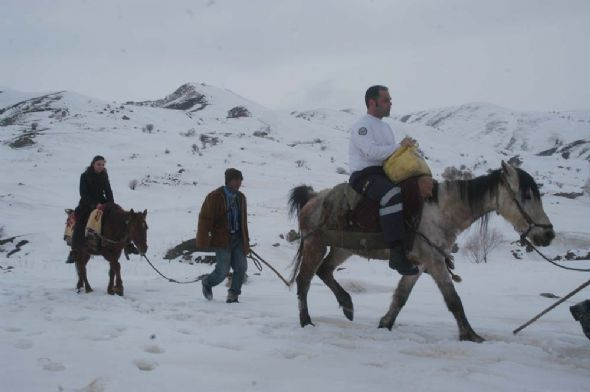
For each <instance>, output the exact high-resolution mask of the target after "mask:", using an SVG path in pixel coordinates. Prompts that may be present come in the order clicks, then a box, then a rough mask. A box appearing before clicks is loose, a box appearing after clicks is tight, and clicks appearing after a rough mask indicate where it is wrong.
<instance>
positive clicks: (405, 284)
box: [379, 268, 423, 331]
mask: <svg viewBox="0 0 590 392" xmlns="http://www.w3.org/2000/svg"><path fill="white" fill-rule="evenodd" d="M422 271H423V269H422V268H420V272H419V273H418V274H417V275H404V276H402V278H401V279H400V281H399V283H398V284H397V287H396V289H395V292H394V293H393V298H392V299H391V304H390V305H389V310H388V311H387V313H385V315H384V316H383V317H381V320H380V321H379V328H387V329H389V330H390V331H391V328H392V327H393V324H394V323H395V319H396V318H397V315H398V314H399V312H400V311H401V310H402V308H403V307H404V305H405V304H406V301H407V300H408V297H409V296H410V293H411V292H412V289H413V288H414V285H415V284H416V282H417V281H418V278H420V275H422Z"/></svg>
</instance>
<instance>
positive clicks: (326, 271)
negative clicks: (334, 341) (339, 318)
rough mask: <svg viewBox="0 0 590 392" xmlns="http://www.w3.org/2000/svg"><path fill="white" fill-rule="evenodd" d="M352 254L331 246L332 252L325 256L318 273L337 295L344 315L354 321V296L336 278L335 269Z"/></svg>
mask: <svg viewBox="0 0 590 392" xmlns="http://www.w3.org/2000/svg"><path fill="white" fill-rule="evenodd" d="M350 255H351V253H350V252H349V251H347V250H345V249H342V248H331V249H330V253H328V256H326V257H325V258H324V261H322V263H321V265H320V267H319V268H318V271H317V273H316V274H317V275H318V276H319V277H320V279H321V280H322V281H323V282H324V283H325V284H326V286H328V287H329V288H330V289H331V290H332V292H333V293H334V295H335V296H336V300H337V301H338V304H339V305H340V307H341V308H342V311H343V312H344V316H346V318H347V319H349V320H350V321H352V319H353V316H354V307H353V305H352V298H350V294H348V293H347V292H346V290H344V289H343V288H342V286H340V284H339V283H338V282H337V281H336V279H334V270H335V269H336V267H338V266H339V265H340V264H342V263H344V262H345V261H346V259H348V258H349V257H350Z"/></svg>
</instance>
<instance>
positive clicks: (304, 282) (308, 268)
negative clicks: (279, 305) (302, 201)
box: [296, 236, 326, 327]
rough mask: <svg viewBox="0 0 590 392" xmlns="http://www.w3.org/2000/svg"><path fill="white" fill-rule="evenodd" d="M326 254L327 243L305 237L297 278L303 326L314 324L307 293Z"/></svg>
mask: <svg viewBox="0 0 590 392" xmlns="http://www.w3.org/2000/svg"><path fill="white" fill-rule="evenodd" d="M324 254H326V245H324V244H323V243H322V242H321V241H319V239H318V238H316V237H311V236H310V237H309V238H306V239H305V243H304V245H303V253H302V259H301V266H300V267H299V273H298V274H297V278H296V282H297V298H298V300H299V322H300V323H301V326H302V327H305V326H306V325H313V323H312V322H311V317H310V316H309V310H308V309H307V293H308V292H309V286H310V283H311V279H312V278H313V275H314V274H315V273H316V271H317V269H318V267H319V266H320V264H321V263H322V260H323V257H324Z"/></svg>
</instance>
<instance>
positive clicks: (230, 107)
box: [0, 83, 590, 391]
mask: <svg viewBox="0 0 590 392" xmlns="http://www.w3.org/2000/svg"><path fill="white" fill-rule="evenodd" d="M0 91H2V92H1V93H0V227H1V228H2V231H1V232H0V238H7V237H11V236H17V235H21V237H18V238H16V239H15V240H14V241H13V242H9V243H6V244H4V245H2V247H1V250H2V252H1V253H0V267H1V270H0V276H1V278H2V288H1V289H0V294H2V295H1V296H0V314H1V317H0V350H1V351H2V353H3V355H2V359H1V360H0V389H1V390H2V391H4V390H6V391H11V390H15V391H17V390H18V391H21V390H27V391H37V390H39V391H41V390H48V389H49V390H68V391H74V390H84V391H119V390H135V389H143V390H146V391H151V390H154V391H155V390H162V389H164V388H166V389H177V390H193V389H195V388H197V389H200V390H214V389H215V390H229V389H230V388H232V389H234V388H239V389H242V390H258V391H270V390H277V389H280V390H286V391H290V390H293V391H295V390H297V391H299V390H301V389H302V388H307V389H311V390H316V389H322V390H327V391H331V390H361V389H362V390H365V389H371V390H385V389H390V388H391V386H392V385H395V386H396V387H397V388H398V389H403V390H434V389H436V390H451V389H452V390H455V391H462V390H473V388H475V387H476V388H477V389H479V390H482V391H494V390H509V389H521V390H535V391H551V390H557V389H563V390H583V389H584V388H585V387H586V386H587V385H588V381H589V380H590V376H588V374H590V373H589V372H588V370H590V367H589V366H588V363H590V350H588V347H589V346H588V341H587V340H586V339H585V338H584V336H583V335H582V332H581V330H580V328H579V325H577V324H576V323H574V321H573V320H572V319H571V316H570V315H569V314H568V311H567V306H565V305H563V306H562V307H560V308H558V309H557V310H555V311H554V312H552V313H550V314H549V315H547V316H545V318H543V319H542V320H541V321H539V322H538V324H536V325H535V326H534V327H530V329H528V330H526V331H527V332H523V333H522V334H521V335H517V336H512V334H511V332H510V331H511V330H512V329H514V328H515V327H516V326H518V325H519V324H520V323H521V322H523V321H526V319H528V318H529V317H530V316H532V315H534V313H536V312H537V311H539V310H541V309H542V308H543V307H545V306H548V305H549V304H550V302H548V301H549V300H547V299H546V298H544V297H541V296H539V295H538V294H539V293H540V292H554V293H556V294H558V295H563V294H565V293H567V292H568V291H570V290H571V289H573V288H574V287H575V286H577V285H578V284H579V283H580V281H581V280H582V279H583V276H581V275H580V274H576V273H572V272H567V271H562V270H557V269H555V268H554V267H552V266H550V265H549V264H547V263H543V262H542V261H541V259H540V258H539V257H538V256H536V255H534V254H532V253H522V259H520V260H515V259H514V258H513V257H512V254H511V251H514V250H515V249H516V248H517V246H516V245H515V244H511V241H513V240H515V239H516V238H517V235H516V234H515V233H514V232H513V230H512V228H511V227H509V225H508V224H506V223H505V222H503V221H501V220H500V219H493V220H492V222H491V227H492V228H496V229H498V230H500V231H501V232H502V233H503V235H504V241H503V243H502V245H501V246H500V247H499V248H498V250H497V251H495V253H494V254H493V255H491V257H490V263H488V264H486V265H479V264H473V263H471V262H470V261H469V259H468V258H467V256H466V255H465V254H463V253H458V254H457V256H456V257H457V272H458V273H460V274H461V275H462V276H463V279H464V282H463V283H461V284H459V285H457V290H458V291H459V293H460V295H462V298H463V302H464V304H465V308H466V312H467V315H468V317H469V318H470V320H471V322H472V324H473V326H474V328H475V329H476V331H477V332H479V333H480V334H481V335H483V336H484V337H485V338H487V339H488V342H486V343H483V344H481V345H475V344H469V343H461V342H458V341H457V337H456V326H455V322H454V320H453V319H452V316H451V315H450V314H449V313H448V312H447V311H446V308H445V305H444V303H443V302H442V299H441V296H440V294H439V293H438V290H437V288H436V287H435V285H434V284H433V283H432V282H431V281H430V280H429V278H428V277H424V278H422V279H421V280H420V281H419V283H418V285H417V287H416V289H415V290H414V293H413V295H412V297H411V298H410V301H409V303H408V305H407V309H404V311H402V313H401V315H400V318H399V321H398V323H399V324H398V325H397V327H396V328H394V330H393V331H392V332H389V331H383V330H378V329H376V325H377V320H378V319H379V317H380V316H381V315H382V313H384V312H385V310H386V307H387V305H388V302H389V299H390V295H391V291H392V289H393V287H394V285H395V284H396V282H397V279H398V276H397V275H396V274H395V273H394V272H393V271H391V270H389V269H388V268H387V266H386V264H385V263H380V262H370V263H367V262H366V261H364V260H362V261H361V259H359V258H353V259H351V261H349V262H347V263H346V264H345V267H346V268H345V269H343V270H341V271H338V272H337V275H336V278H337V279H339V280H340V281H341V282H342V284H343V286H344V287H345V288H346V289H347V290H350V291H351V294H352V295H353V300H354V301H355V303H356V307H355V311H356V314H355V321H354V322H352V323H351V322H349V321H347V320H345V319H344V317H343V316H342V314H341V311H340V310H339V309H338V308H337V305H336V302H335V301H334V299H333V296H332V294H331V292H330V291H329V289H328V288H327V287H325V286H324V285H323V283H321V282H320V281H319V280H317V279H316V280H314V281H313V284H312V289H311V292H310V299H309V301H310V310H311V313H312V317H314V320H315V321H316V322H317V327H315V328H306V329H303V330H302V329H301V328H300V327H299V325H298V320H297V302H296V294H295V292H294V291H293V290H288V289H286V288H285V287H284V286H281V284H282V283H281V282H280V281H279V280H277V279H276V277H275V276H274V275H273V274H272V272H270V271H269V270H267V269H265V270H263V271H262V272H261V273H260V274H259V275H257V274H256V273H257V271H256V270H255V269H254V267H253V265H251V266H250V271H249V274H250V279H249V283H248V284H247V286H245V288H244V293H243V295H242V297H241V298H240V299H241V301H242V303H240V304H238V305H237V306H231V307H230V306H229V305H226V304H225V303H223V298H224V288H223V287H221V286H219V287H216V288H215V289H214V295H215V298H214V301H213V302H212V303H209V302H206V301H205V300H204V299H203V298H202V296H201V293H200V286H199V285H172V284H170V283H168V282H167V281H165V280H163V279H161V278H160V277H158V276H156V275H155V274H154V273H153V271H152V270H151V269H149V266H147V264H145V262H143V261H140V260H139V259H134V260H132V261H130V262H126V261H124V262H123V279H124V281H125V289H126V291H125V297H124V298H119V297H110V296H107V295H106V293H105V292H104V290H103V287H106V283H107V264H106V262H104V261H103V260H102V259H99V258H94V259H93V260H92V261H91V262H90V263H89V278H90V281H91V284H92V285H93V286H94V288H95V292H94V293H92V294H88V295H86V294H80V295H78V294H75V292H74V290H73V287H74V285H75V282H76V278H75V271H74V269H73V267H72V266H71V265H67V264H65V263H64V260H65V257H66V255H67V248H66V246H65V243H63V242H62V241H61V237H62V233H63V224H64V221H65V215H64V212H63V210H64V208H67V207H73V206H75V205H76V203H77V201H78V194H77V189H78V180H79V175H80V173H81V172H82V171H83V170H84V168H85V167H86V166H87V165H88V164H89V163H90V160H91V159H92V157H93V156H94V155H96V154H101V155H104V156H105V157H106V159H107V168H108V170H109V176H110V179H111V183H112V185H113V190H114V195H115V200H116V201H117V202H118V203H119V204H121V205H122V206H123V207H125V208H135V209H140V210H143V209H144V208H147V209H148V216H147V219H148V222H149V226H150V230H149V233H148V236H149V239H148V242H149V246H150V249H149V255H148V256H149V257H150V259H151V260H152V262H154V263H155V264H156V265H157V267H158V268H160V269H161V270H162V271H163V272H164V273H166V274H167V275H170V276H172V277H174V278H177V279H179V280H182V279H184V278H186V279H189V278H194V277H196V276H198V275H200V274H202V273H205V272H208V271H209V270H210V269H211V267H210V266H208V265H201V264H197V265H191V264H187V263H178V262H177V261H173V262H168V261H164V260H163V259H162V257H163V255H164V254H165V252H166V250H167V249H168V248H170V247H171V246H173V245H176V244H177V243H179V242H180V241H182V240H185V239H187V238H190V237H192V236H194V232H195V229H196V219H197V214H198V211H199V208H200V205H201V203H202V201H203V199H204V197H205V195H206V194H207V193H208V192H209V191H210V190H212V189H213V188H215V187H217V186H219V185H221V184H222V182H223V172H224V171H225V169H226V168H227V167H236V168H239V169H240V170H242V172H243V174H244V183H243V191H244V193H245V194H246V196H247V197H248V203H249V224H250V231H251V237H252V238H251V240H252V243H255V244H256V248H255V249H257V252H258V253H260V254H261V255H262V256H263V257H265V258H266V259H267V260H268V261H270V262H271V263H273V265H275V266H276V267H277V268H278V269H279V270H280V271H281V272H282V273H284V274H286V273H287V272H288V269H289V267H288V266H289V263H290V261H291V259H292V258H293V256H294V255H295V252H296V250H297V244H295V243H288V242H287V241H286V240H285V239H284V238H282V237H281V235H283V234H285V233H286V232H288V231H289V230H290V229H293V228H296V224H295V222H292V221H289V220H288V217H287V207H286V202H287V192H288V191H289V190H290V189H291V188H292V187H293V186H295V185H300V184H302V183H306V184H310V185H312V186H314V187H315V188H316V189H322V188H326V187H329V186H332V185H334V184H337V183H339V182H343V181H346V180H347V178H348V175H347V173H346V172H347V170H348V165H347V151H348V148H347V143H348V133H347V129H348V126H349V125H350V124H351V123H352V122H353V121H354V120H355V119H356V118H357V116H358V115H360V113H352V112H350V111H340V110H332V109H317V110H308V111H302V112H292V113H281V112H275V111H272V110H269V109H268V108H265V107H263V106H261V105H259V104H257V103H255V102H252V101H250V100H248V99H246V98H243V97H240V96H239V95H237V94H235V93H233V92H231V91H229V90H225V89H220V88H216V87H214V86H208V85H204V84H200V83H188V84H185V85H182V86H180V87H179V88H178V89H176V90H175V91H173V92H172V93H171V94H170V95H168V96H166V97H164V98H161V99H154V100H150V101H143V102H130V101H129V102H126V103H119V102H106V101H102V100H97V99H94V98H90V97H86V96H83V95H80V94H77V93H73V92H69V91H60V92H46V93H43V94H28V93H21V92H17V91H14V90H11V89H6V88H2V89H0ZM568 116H569V117H568ZM589 120H590V114H589V113H553V112H551V113H516V112H512V111H509V110H507V109H502V108H499V107H495V106H491V105H483V104H477V105H474V104H469V105H463V106H461V107H455V108H449V109H441V110H435V111H424V112H420V113H414V114H410V115H404V116H396V117H393V118H390V119H387V121H388V122H389V123H390V124H391V125H392V127H393V128H394V130H395V132H396V137H398V138H402V137H403V136H404V135H411V136H412V137H414V138H415V139H417V140H418V141H419V143H420V147H421V149H422V150H423V152H424V153H425V155H426V157H427V159H428V162H429V164H430V165H431V168H432V170H433V173H434V174H435V176H436V177H437V178H439V179H440V178H441V176H442V175H443V173H445V170H446V169H447V168H448V167H455V168H457V169H459V170H463V171H470V172H472V173H473V174H474V175H481V174H485V173H486V172H487V171H488V170H489V169H493V168H498V167H499V166H500V161H501V160H502V159H504V160H510V159H512V161H513V162H521V165H522V166H521V167H522V168H524V169H525V170H527V171H528V172H529V173H531V174H532V175H533V176H534V177H535V179H536V180H537V181H538V182H539V183H540V185H541V186H542V188H541V191H542V192H543V194H544V196H543V200H544V206H545V210H546V211H547V214H548V215H549V217H550V218H551V220H552V222H553V223H554V225H555V227H556V231H557V238H556V240H555V241H554V243H553V244H552V246H551V247H549V248H546V249H545V251H546V252H547V253H548V254H549V255H551V256H555V255H563V254H565V252H566V251H568V250H576V251H578V252H579V253H580V254H582V253H583V252H584V251H587V250H588V248H589V247H590V230H589V229H588V228H587V227H586V221H587V217H588V216H589V213H590V198H589V197H588V195H587V194H583V187H584V186H585V185H586V184H587V182H588V178H589V174H590V168H589V165H588V151H587V150H585V148H586V147H587V141H588V140H590V123H589V122H588V121H589ZM513 139H514V141H512V140H513ZM578 140H581V141H582V142H577V141H578ZM576 143H577V144H576ZM551 149H554V150H551ZM548 150H549V151H548ZM564 196H567V197H564ZM469 234H470V233H469V232H468V233H465V235H464V236H463V237H461V241H463V240H464V239H465V238H466V236H467V235H469ZM23 240H24V241H28V242H25V243H21V244H20V246H19V248H18V249H20V250H19V251H17V247H16V243H17V242H18V241H23ZM460 245H462V243H460ZM572 263H573V262H572ZM584 263H585V262H577V264H576V265H579V266H585V268H588V267H590V266H588V265H587V263H586V264H584ZM9 267H10V268H9ZM586 297H587V295H586ZM582 298H584V295H583V294H580V295H578V296H576V297H574V298H572V299H571V300H569V301H568V303H569V304H571V303H573V302H576V300H580V299H582ZM105 363H108V366H105Z"/></svg>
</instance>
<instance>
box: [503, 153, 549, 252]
mask: <svg viewBox="0 0 590 392" xmlns="http://www.w3.org/2000/svg"><path fill="white" fill-rule="evenodd" d="M497 211H498V213H499V214H500V215H502V216H503V217H504V218H505V219H506V220H508V221H509V222H510V223H512V225H513V226H514V229H515V230H516V231H517V232H518V233H519V234H520V235H521V236H524V237H527V238H528V239H529V240H531V241H532V243H533V244H535V245H537V246H547V245H549V244H550V243H551V241H552V240H553V238H555V232H554V231H553V225H552V224H551V221H549V218H548V217H547V214H546V213H545V211H544V210H543V203H542V202H541V194H540V193H539V187H538V186H537V184H536V183H535V180H533V177H531V175H530V174H528V173H527V172H525V171H524V170H522V169H517V168H514V167H513V166H512V165H510V164H508V163H505V162H504V161H502V170H501V181H500V184H499V189H498V209H497Z"/></svg>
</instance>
